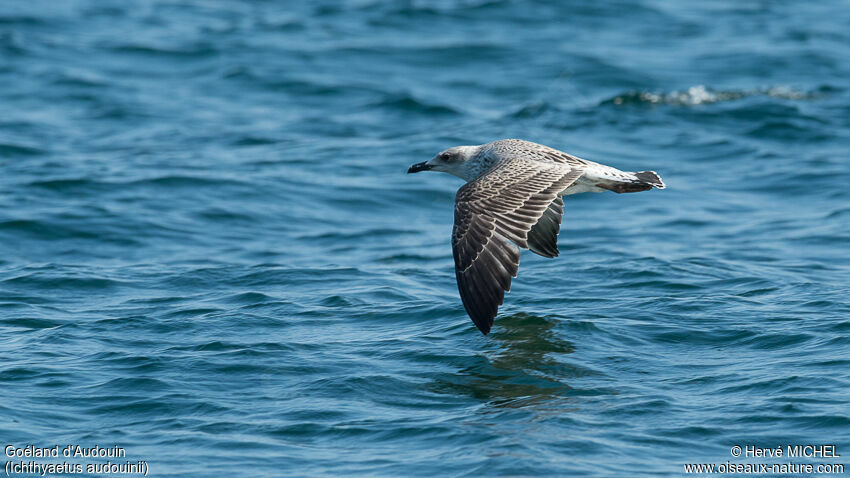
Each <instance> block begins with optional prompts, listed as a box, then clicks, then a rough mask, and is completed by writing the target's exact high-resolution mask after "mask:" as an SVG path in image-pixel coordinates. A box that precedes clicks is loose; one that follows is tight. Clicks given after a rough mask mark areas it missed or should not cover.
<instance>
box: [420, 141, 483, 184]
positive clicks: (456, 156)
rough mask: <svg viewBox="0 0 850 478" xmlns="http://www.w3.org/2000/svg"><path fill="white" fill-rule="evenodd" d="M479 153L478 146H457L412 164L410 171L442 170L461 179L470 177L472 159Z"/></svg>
mask: <svg viewBox="0 0 850 478" xmlns="http://www.w3.org/2000/svg"><path fill="white" fill-rule="evenodd" d="M477 153H478V147H477V146H455V147H454V148H449V149H447V150H445V151H442V152H441V153H440V154H438V155H436V156H434V157H433V158H431V160H430V161H425V162H423V163H416V164H414V165H412V166H410V169H408V170H407V172H408V173H418V172H419V171H442V172H444V173H449V174H451V175H454V176H457V177H459V178H461V179H467V180H468V178H469V173H470V166H471V164H470V160H471V159H472V158H474V157H475V155H476V154H477Z"/></svg>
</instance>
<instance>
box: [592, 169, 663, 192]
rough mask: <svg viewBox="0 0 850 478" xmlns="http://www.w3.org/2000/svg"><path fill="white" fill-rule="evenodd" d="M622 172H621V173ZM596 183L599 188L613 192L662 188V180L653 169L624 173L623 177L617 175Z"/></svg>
mask: <svg viewBox="0 0 850 478" xmlns="http://www.w3.org/2000/svg"><path fill="white" fill-rule="evenodd" d="M621 174H622V173H621ZM605 179H606V180H605V181H601V182H599V183H597V184H596V185H597V186H599V187H600V188H603V189H607V190H609V191H614V192H615V193H618V194H619V193H636V192H639V191H647V190H649V189H652V188H658V189H664V188H665V187H666V186H665V185H664V181H662V180H661V176H659V175H658V173H656V172H655V171H639V172H637V173H625V177H623V176H619V177H617V178H616V179H614V178H613V177H610V176H609V177H608V178H605Z"/></svg>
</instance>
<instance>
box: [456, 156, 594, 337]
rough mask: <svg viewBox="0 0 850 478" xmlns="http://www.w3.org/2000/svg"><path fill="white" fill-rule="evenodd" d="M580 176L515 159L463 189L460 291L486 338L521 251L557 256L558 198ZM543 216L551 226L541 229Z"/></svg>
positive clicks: (458, 238) (459, 201) (459, 206)
mask: <svg viewBox="0 0 850 478" xmlns="http://www.w3.org/2000/svg"><path fill="white" fill-rule="evenodd" d="M581 173H582V171H580V170H574V169H572V168H571V167H570V166H569V165H566V164H557V163H542V162H539V161H530V160H523V159H515V160H510V161H505V162H503V163H502V164H500V165H499V166H497V167H496V168H495V169H494V170H492V171H490V172H489V173H487V174H485V175H484V176H482V177H480V178H478V179H476V180H474V181H470V182H469V183H467V184H466V185H464V186H463V187H462V188H460V190H458V192H457V197H456V198H455V223H454V229H453V231H452V251H453V253H454V259H455V275H456V276H457V286H458V290H459V291H460V298H461V300H462V301H463V305H464V307H465V308H466V312H467V313H468V314H469V316H470V317H471V318H472V321H473V322H474V323H475V325H476V326H477V327H478V329H479V330H481V332H482V333H484V334H485V335H486V334H487V333H488V332H490V327H492V325H493V319H494V318H495V317H496V313H497V312H498V309H499V306H500V305H502V301H503V300H504V297H505V291H508V290H510V288H511V278H512V277H516V274H517V268H518V267H519V255H520V249H519V248H520V247H521V248H524V249H527V248H529V246H531V247H532V248H533V249H535V250H536V251H535V252H538V253H539V254H541V253H542V255H547V254H548V255H550V256H552V255H557V246H556V245H555V244H556V242H555V241H556V240H557V234H558V228H559V227H560V220H561V218H560V213H561V212H562V208H563V202H562V201H561V200H560V197H559V195H558V193H560V192H561V191H563V190H564V189H566V188H567V186H569V185H570V184H572V183H573V182H574V181H575V180H576V179H577V178H578V177H579V176H581ZM555 213H557V219H556V218H555V216H556V214H555ZM541 217H543V218H545V220H546V222H545V224H542V225H541V226H540V227H539V228H537V227H535V224H537V223H538V221H540V220H541ZM553 222H554V225H553ZM532 228H534V232H533V233H532V234H531V235H529V232H531V231H532ZM544 236H545V237H544ZM553 249H554V250H553Z"/></svg>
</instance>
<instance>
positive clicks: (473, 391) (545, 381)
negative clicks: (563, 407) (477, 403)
mask: <svg viewBox="0 0 850 478" xmlns="http://www.w3.org/2000/svg"><path fill="white" fill-rule="evenodd" d="M498 320H499V327H497V328H495V329H494V331H493V333H492V334H491V335H490V340H491V342H492V345H493V347H492V350H490V351H485V352H484V353H482V354H480V355H476V356H474V357H471V358H470V362H471V364H470V365H469V366H467V367H464V368H462V369H460V370H458V372H457V373H456V374H452V375H445V376H443V377H440V378H439V379H438V380H437V381H436V384H435V388H436V389H437V390H438V391H440V392H442V393H451V394H463V395H469V396H472V397H475V398H476V399H478V400H481V401H482V402H485V403H486V404H487V405H489V406H493V407H514V408H519V407H525V406H527V405H533V404H541V403H546V402H552V401H557V402H561V401H562V400H564V399H565V398H566V395H567V393H568V392H569V390H571V387H570V386H569V385H568V384H567V383H566V380H567V379H569V378H571V377H577V376H582V375H585V373H584V372H583V370H582V369H581V367H576V366H572V365H570V364H569V363H565V362H564V360H563V356H564V355H567V354H571V353H573V351H574V350H575V347H574V346H573V344H572V343H570V342H569V341H568V340H566V339H564V338H562V337H560V336H559V334H557V333H556V331H555V326H556V325H557V324H558V320H557V319H553V318H546V317H540V316H534V315H530V314H525V313H519V314H514V315H509V316H504V317H500V318H499V319H498Z"/></svg>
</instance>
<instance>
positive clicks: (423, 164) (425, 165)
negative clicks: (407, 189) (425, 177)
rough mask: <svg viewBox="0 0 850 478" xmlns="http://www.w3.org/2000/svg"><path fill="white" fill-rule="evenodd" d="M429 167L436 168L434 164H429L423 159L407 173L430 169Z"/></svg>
mask: <svg viewBox="0 0 850 478" xmlns="http://www.w3.org/2000/svg"><path fill="white" fill-rule="evenodd" d="M429 169H434V166H431V165H430V164H428V162H427V161H423V162H421V163H416V164H414V165H413V166H411V167H410V169H408V170H407V174H410V173H418V172H419V171H428V170H429Z"/></svg>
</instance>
